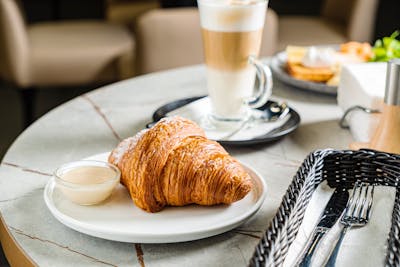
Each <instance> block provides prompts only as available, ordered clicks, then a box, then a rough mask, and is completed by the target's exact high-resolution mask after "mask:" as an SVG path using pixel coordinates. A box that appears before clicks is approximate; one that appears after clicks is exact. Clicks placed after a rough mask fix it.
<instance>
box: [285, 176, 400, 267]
mask: <svg viewBox="0 0 400 267" xmlns="http://www.w3.org/2000/svg"><path fill="white" fill-rule="evenodd" d="M333 191H334V189H332V188H330V187H329V186H328V185H327V184H326V182H324V183H322V184H321V185H320V186H319V187H318V188H317V189H316V191H315V192H314V194H313V196H312V198H311V200H310V202H309V205H308V207H307V209H306V212H305V215H304V219H303V222H302V224H301V226H300V229H299V231H298V234H297V236H296V239H295V240H294V242H293V243H292V245H291V246H290V248H289V251H288V254H287V256H286V259H285V262H284V264H283V266H285V267H286V266H293V265H294V263H295V262H296V259H297V256H298V255H299V254H300V252H301V251H302V249H303V247H304V246H305V244H306V242H307V240H308V238H309V237H310V236H311V233H312V231H313V230H314V228H315V226H316V225H317V224H318V221H319V217H320V216H321V214H322V212H323V210H324V208H325V205H326V204H327V203H328V201H329V199H330V197H331V195H332V194H333ZM350 194H351V192H350ZM395 196H396V190H395V188H394V187H388V186H375V191H374V201H373V204H372V214H371V218H370V221H369V222H368V224H367V225H365V226H363V227H359V228H356V227H354V228H350V230H348V231H347V233H346V236H345V237H344V239H343V242H342V245H341V248H340V251H339V254H338V257H337V260H336V266H338V267H340V266H345V267H347V266H348V267H353V266H363V267H368V266H371V267H378V266H383V265H384V262H385V256H386V249H387V238H388V235H389V232H390V227H391V217H392V212H393V206H394V201H395ZM340 230H341V226H340V223H339V222H337V223H336V224H335V226H334V227H332V229H331V231H329V232H328V233H327V234H326V235H325V237H324V239H322V240H321V241H320V244H319V246H318V248H317V250H316V252H315V255H314V257H313V264H312V266H322V264H323V263H324V261H325V259H326V257H327V256H328V255H329V252H330V251H331V250H332V249H333V244H334V241H335V240H336V239H337V238H338V236H339V233H340Z"/></svg>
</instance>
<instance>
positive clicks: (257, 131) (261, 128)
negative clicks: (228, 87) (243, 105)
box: [167, 97, 290, 141]
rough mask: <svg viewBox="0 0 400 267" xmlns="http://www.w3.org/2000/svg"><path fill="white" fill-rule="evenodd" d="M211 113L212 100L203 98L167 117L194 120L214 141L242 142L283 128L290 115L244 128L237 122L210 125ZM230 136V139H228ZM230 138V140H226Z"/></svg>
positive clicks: (254, 123) (248, 124)
mask: <svg viewBox="0 0 400 267" xmlns="http://www.w3.org/2000/svg"><path fill="white" fill-rule="evenodd" d="M210 111H211V104H210V99H209V98H208V97H204V98H201V99H199V100H196V101H193V102H191V103H190V104H188V105H185V106H183V107H181V108H178V109H175V110H173V111H171V112H169V113H168V114H167V116H175V115H179V116H182V117H184V118H187V119H190V120H193V121H195V122H197V123H198V124H199V125H200V126H202V127H203V128H204V130H205V132H206V135H207V137H208V138H209V139H212V140H222V139H223V140H228V141H240V140H251V139H253V138H255V137H258V136H262V135H265V134H267V133H269V132H271V131H272V130H274V129H276V128H279V127H281V126H282V125H283V124H285V123H286V122H287V121H288V120H289V118H290V114H289V115H287V116H286V117H285V118H283V119H281V120H279V121H276V122H268V123H266V122H262V121H256V122H250V123H246V125H244V127H242V126H243V123H244V122H235V123H229V124H223V123H221V125H220V127H213V126H210V127H208V125H210V123H209V122H207V120H208V117H207V116H208V114H209V113H210ZM239 128H242V129H240V131H238V132H237V133H235V134H234V135H232V136H230V135H231V133H233V132H234V131H235V130H236V129H239ZM228 136H229V137H228ZM226 137H228V138H226Z"/></svg>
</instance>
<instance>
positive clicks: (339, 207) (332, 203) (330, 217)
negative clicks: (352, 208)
mask: <svg viewBox="0 0 400 267" xmlns="http://www.w3.org/2000/svg"><path fill="white" fill-rule="evenodd" d="M348 198H349V192H348V191H347V190H346V189H344V188H336V190H335V191H334V192H333V195H332V196H331V198H330V199H329V201H328V204H326V206H325V210H324V211H323V213H322V214H321V217H320V218H319V222H318V224H317V226H316V227H315V229H314V231H313V233H312V235H311V238H310V239H309V240H308V241H307V244H306V246H305V247H304V249H303V251H302V253H301V254H300V256H299V257H298V260H297V261H296V264H295V266H299V267H307V266H310V264H311V259H312V257H313V254H314V252H315V249H316V248H317V245H318V243H319V241H320V240H321V239H322V238H323V237H324V235H325V234H326V233H327V232H328V231H329V230H330V229H331V228H332V227H333V226H334V225H335V223H336V221H337V220H338V219H339V218H340V216H341V215H342V213H343V210H344V209H345V207H346V204H347V200H348Z"/></svg>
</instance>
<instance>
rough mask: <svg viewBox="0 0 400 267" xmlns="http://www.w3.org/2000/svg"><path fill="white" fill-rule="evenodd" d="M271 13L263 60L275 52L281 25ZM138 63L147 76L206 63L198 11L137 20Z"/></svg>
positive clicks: (177, 10)
mask: <svg viewBox="0 0 400 267" xmlns="http://www.w3.org/2000/svg"><path fill="white" fill-rule="evenodd" d="M277 20H278V19H277V16H276V14H275V12H274V11H273V10H268V12H267V16H266V23H265V27H264V32H263V41H262V47H261V52H260V54H261V56H269V55H272V54H273V53H274V52H275V49H276V42H277V35H278V31H277V28H278V25H277ZM135 32H136V35H137V41H138V43H137V51H138V53H137V62H138V67H137V68H138V71H139V72H140V73H148V72H153V71H158V70H164V69H168V68H174V67H181V66H185V65H192V64H200V63H202V62H204V58H203V47H202V37H201V30H200V17H199V12H198V10H197V8H168V9H155V10H151V11H149V12H147V13H145V14H143V15H142V16H140V17H139V18H138V20H137V28H136V31H135Z"/></svg>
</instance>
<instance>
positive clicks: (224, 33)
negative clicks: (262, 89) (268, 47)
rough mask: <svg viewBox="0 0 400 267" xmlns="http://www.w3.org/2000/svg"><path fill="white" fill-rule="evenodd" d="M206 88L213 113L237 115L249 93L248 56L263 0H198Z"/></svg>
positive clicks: (253, 52)
mask: <svg viewBox="0 0 400 267" xmlns="http://www.w3.org/2000/svg"><path fill="white" fill-rule="evenodd" d="M198 4H199V9H200V19H201V27H202V35H203V44H204V54H205V61H206V65H207V76H208V77H207V82H208V92H209V96H210V99H211V104H212V108H213V114H212V115H213V116H215V117H217V118H222V119H240V118H242V117H243V114H245V113H246V112H247V110H248V106H246V105H245V101H244V99H248V98H250V97H251V96H252V95H253V88H254V81H255V72H256V69H255V68H254V66H252V65H251V64H249V57H250V56H254V57H257V56H258V54H259V50H260V46H261V39H262V31H263V27H264V20H265V12H266V5H267V2H266V1H246V0H242V1H240V0H236V1H232V0H230V1H229V0H199V1H198Z"/></svg>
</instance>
